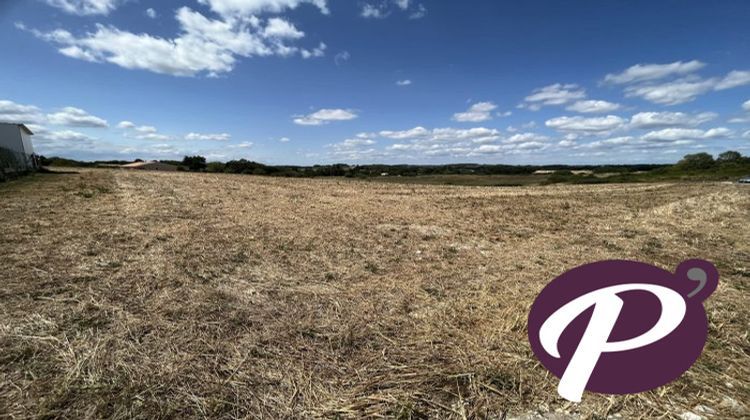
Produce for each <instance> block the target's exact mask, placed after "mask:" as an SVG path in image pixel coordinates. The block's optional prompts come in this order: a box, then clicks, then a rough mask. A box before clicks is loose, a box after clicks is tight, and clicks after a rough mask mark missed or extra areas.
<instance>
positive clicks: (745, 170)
mask: <svg viewBox="0 0 750 420" xmlns="http://www.w3.org/2000/svg"><path fill="white" fill-rule="evenodd" d="M139 160H140V159H139ZM41 162H42V164H43V165H45V166H57V167H96V166H111V165H120V164H125V163H130V162H122V161H99V162H79V161H75V160H70V159H64V158H58V157H53V158H50V159H47V158H44V157H42V158H41ZM161 162H163V163H169V164H172V165H176V166H178V168H180V170H185V171H192V172H210V173H230V174H247V175H263V176H276V177H289V178H300V177H304V178H315V177H346V178H356V179H361V180H369V181H378V182H392V183H405V184H438V185H473V186H524V185H549V184H605V183H628V182H669V181H723V180H737V179H738V178H742V177H745V176H750V157H745V156H742V155H741V154H740V153H739V152H735V151H727V152H724V153H721V154H720V155H719V156H718V157H716V158H715V159H714V157H713V156H711V155H710V154H708V153H696V154H690V155H687V156H685V157H684V158H683V159H682V160H680V161H679V162H677V163H676V164H674V165H645V164H644V165H577V166H567V165H542V166H533V165H524V166H513V165H480V164H451V165H346V164H333V165H315V166H270V165H265V164H262V163H258V162H253V161H249V160H245V159H240V160H232V161H229V162H226V163H223V162H208V163H207V162H206V158H205V157H203V156H185V158H184V159H183V160H182V161H171V160H163V161H161ZM540 171H541V172H542V173H538V172H540Z"/></svg>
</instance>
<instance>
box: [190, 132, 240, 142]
mask: <svg viewBox="0 0 750 420" xmlns="http://www.w3.org/2000/svg"><path fill="white" fill-rule="evenodd" d="M231 138H232V136H231V135H229V134H227V133H218V134H202V133H188V134H187V135H186V136H185V140H189V141H227V140H229V139H231Z"/></svg>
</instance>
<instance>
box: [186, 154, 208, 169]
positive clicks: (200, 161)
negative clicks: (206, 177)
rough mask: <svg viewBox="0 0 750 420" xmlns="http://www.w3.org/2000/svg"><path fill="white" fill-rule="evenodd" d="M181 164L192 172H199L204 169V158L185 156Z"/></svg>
mask: <svg viewBox="0 0 750 420" xmlns="http://www.w3.org/2000/svg"><path fill="white" fill-rule="evenodd" d="M182 164H183V165H184V166H186V167H187V168H188V169H189V170H190V171H192V172H200V171H203V170H205V169H206V166H207V165H206V158H204V157H203V156H185V158H184V159H182Z"/></svg>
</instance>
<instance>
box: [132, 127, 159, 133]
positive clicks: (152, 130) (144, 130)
mask: <svg viewBox="0 0 750 420" xmlns="http://www.w3.org/2000/svg"><path fill="white" fill-rule="evenodd" d="M135 131H137V132H139V133H143V134H150V133H156V132H157V130H156V127H154V126H150V125H142V126H139V127H135Z"/></svg>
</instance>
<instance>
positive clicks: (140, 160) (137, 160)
mask: <svg viewBox="0 0 750 420" xmlns="http://www.w3.org/2000/svg"><path fill="white" fill-rule="evenodd" d="M133 162H143V159H136V160H134V161H133Z"/></svg>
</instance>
